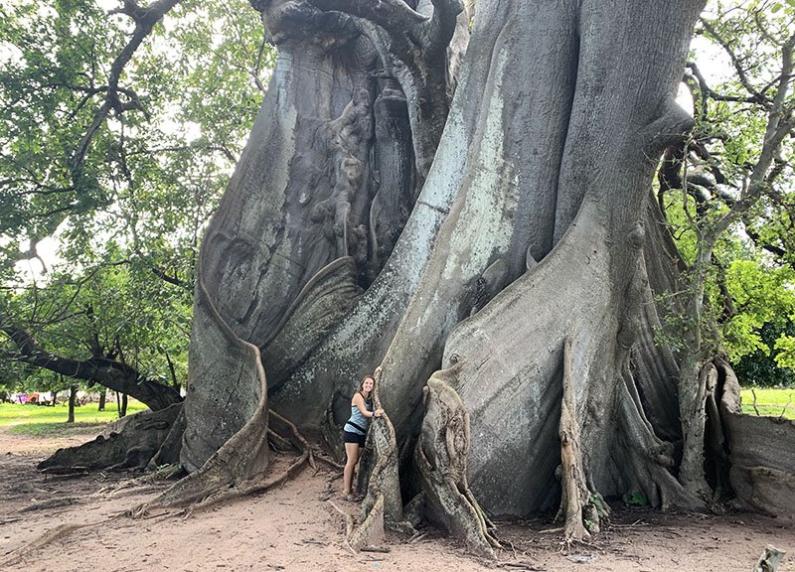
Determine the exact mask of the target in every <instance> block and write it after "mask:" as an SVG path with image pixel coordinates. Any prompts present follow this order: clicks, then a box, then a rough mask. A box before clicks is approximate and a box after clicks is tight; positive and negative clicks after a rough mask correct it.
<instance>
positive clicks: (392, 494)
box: [359, 369, 414, 533]
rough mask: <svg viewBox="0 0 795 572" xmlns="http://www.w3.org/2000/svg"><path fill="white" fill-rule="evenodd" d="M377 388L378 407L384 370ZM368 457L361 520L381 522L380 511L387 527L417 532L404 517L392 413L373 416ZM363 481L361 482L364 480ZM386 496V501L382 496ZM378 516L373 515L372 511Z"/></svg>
mask: <svg viewBox="0 0 795 572" xmlns="http://www.w3.org/2000/svg"><path fill="white" fill-rule="evenodd" d="M375 378H376V379H375V391H374V394H373V402H374V404H375V407H376V408H381V400H380V398H379V396H378V383H379V380H380V378H381V370H380V369H378V370H376V374H375ZM365 457H366V458H363V459H362V462H363V464H364V466H366V467H371V468H370V470H369V471H368V474H367V475H365V476H366V477H367V478H366V481H367V494H366V495H365V497H364V500H363V501H362V513H361V517H360V519H359V522H361V523H362V524H361V525H359V526H363V525H364V524H365V523H368V522H374V521H377V520H378V519H379V518H381V517H379V516H378V515H377V513H378V511H381V512H382V513H383V517H382V518H383V522H384V525H385V526H386V528H388V529H390V530H395V531H397V532H409V533H411V532H413V531H414V529H413V527H412V526H411V525H410V524H408V523H407V522H405V521H404V519H403V500H402V496H401V494H400V478H399V475H398V460H399V459H398V447H397V438H396V436H395V428H394V426H393V425H392V421H390V419H389V416H388V415H386V414H384V415H383V416H381V417H377V418H373V420H372V422H371V423H370V430H369V431H368V432H367V443H366V446H365ZM360 482H361V481H360ZM381 497H383V499H382V501H380V500H379V499H381ZM372 512H375V513H376V515H375V516H374V517H372V518H371V513H372Z"/></svg>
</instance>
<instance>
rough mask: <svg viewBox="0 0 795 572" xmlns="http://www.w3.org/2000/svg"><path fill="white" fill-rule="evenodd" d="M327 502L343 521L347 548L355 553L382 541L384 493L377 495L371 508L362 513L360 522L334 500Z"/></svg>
mask: <svg viewBox="0 0 795 572" xmlns="http://www.w3.org/2000/svg"><path fill="white" fill-rule="evenodd" d="M329 504H330V505H331V506H332V507H333V508H334V510H336V511H337V512H338V513H339V514H340V516H342V518H343V520H344V522H345V547H346V548H347V549H348V550H350V551H352V552H354V553H356V552H358V551H359V550H362V549H364V548H366V547H372V546H376V545H379V544H381V543H383V542H384V495H378V498H376V500H375V503H374V504H373V506H372V508H371V509H370V510H369V511H368V512H367V513H366V514H364V513H363V516H364V518H363V520H362V521H361V522H360V523H357V522H356V520H355V519H354V517H353V515H351V514H350V513H349V512H348V511H346V510H344V509H342V508H340V507H339V506H337V504H336V503H334V501H329Z"/></svg>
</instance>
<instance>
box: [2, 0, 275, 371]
mask: <svg viewBox="0 0 795 572" xmlns="http://www.w3.org/2000/svg"><path fill="white" fill-rule="evenodd" d="M107 9H108V4H107V2H101V1H98V0H96V1H95V0H48V1H47V2H38V1H34V0H11V1H10V2H6V3H4V4H3V5H2V6H0V22H2V24H0V103H2V105H0V212H2V213H3V216H2V218H1V219H0V321H2V319H3V317H5V319H6V321H13V323H14V324H16V325H20V326H22V327H24V328H25V329H26V330H28V331H29V332H31V333H32V334H34V335H35V337H36V339H37V341H38V343H39V344H40V345H41V346H43V347H44V348H45V349H47V351H50V352H51V353H55V354H59V355H64V356H68V357H73V358H75V359H85V358H87V357H90V356H91V355H92V354H93V353H94V352H95V350H96V349H97V348H98V347H99V348H101V349H102V351H103V352H104V353H107V352H114V356H115V357H114V359H119V360H121V359H123V360H124V361H125V362H126V363H128V364H129V365H132V366H134V367H137V368H141V371H142V373H144V374H146V375H147V376H149V377H155V378H161V379H163V380H164V381H166V378H168V377H170V375H171V374H170V368H169V366H168V363H167V360H166V355H168V357H169V358H170V359H171V360H172V362H173V365H174V367H175V369H176V374H177V377H178V379H179V380H180V381H184V379H185V376H186V362H187V344H188V332H189V327H190V326H189V321H190V309H191V305H192V293H193V281H194V276H195V263H196V258H197V253H198V243H199V237H200V234H201V232H202V229H203V228H204V226H205V225H206V223H207V221H208V220H209V217H210V215H211V214H212V212H213V211H214V209H215V208H216V206H217V204H218V201H219V199H220V196H221V194H222V192H223V189H224V188H225V187H226V184H227V182H228V179H229V176H230V174H231V171H232V168H233V166H234V164H235V163H236V160H237V157H238V156H239V155H240V153H241V152H242V148H243V143H244V140H245V137H246V136H247V134H248V133H249V131H250V128H251V125H252V122H253V120H254V117H255V115H256V113H257V110H258V108H259V105H260V102H261V99H262V97H263V92H264V87H263V85H264V84H265V83H266V81H267V77H268V75H269V73H270V69H271V68H272V66H273V64H274V61H275V51H274V50H273V49H272V48H271V47H270V46H269V45H267V44H266V43H265V42H264V30H263V28H262V24H261V22H260V21H259V18H258V14H257V13H256V12H255V11H254V10H253V9H251V7H250V6H249V4H248V2H246V1H245V0H232V1H226V0H209V1H201V2H200V1H198V0H186V1H184V2H181V3H180V4H178V5H177V6H176V7H175V8H174V9H172V11H171V12H169V13H168V14H166V16H165V17H164V19H163V20H162V22H160V23H159V24H158V25H156V26H155V28H154V30H153V31H152V33H151V34H150V35H149V36H148V37H147V38H145V39H144V41H143V42H142V44H141V45H140V46H139V47H138V49H137V50H136V51H135V53H134V54H133V56H132V58H131V60H130V61H129V62H128V63H127V64H126V65H125V66H124V69H123V71H122V73H121V75H120V78H119V88H120V90H119V91H120V94H119V99H120V100H121V102H122V103H124V104H127V105H126V107H125V108H124V109H123V110H122V111H119V110H115V111H111V113H110V114H109V115H108V116H107V118H104V119H101V120H100V121H99V122H98V126H97V129H96V132H95V133H94V134H93V137H91V138H90V144H89V145H88V150H87V153H86V155H85V160H84V161H83V162H82V163H81V164H80V165H76V162H75V158H76V157H78V156H79V152H78V151H79V149H80V145H81V144H82V143H83V142H84V140H86V137H87V134H90V133H91V129H90V127H91V125H92V122H94V121H95V118H96V117H97V112H98V110H100V109H101V107H102V105H103V104H104V102H105V97H106V94H107V85H108V77H109V73H110V70H111V67H112V64H113V62H114V60H115V59H116V58H117V57H118V55H119V54H120V53H121V51H122V49H123V48H124V46H125V45H126V44H127V42H128V41H129V37H130V32H131V31H132V21H131V19H130V18H129V17H127V16H126V15H123V14H109V13H108V12H107ZM31 247H37V252H34V251H33V249H32V248H31ZM29 250H30V252H27V251H29ZM26 252H27V254H26ZM37 253H38V254H41V255H42V258H44V262H46V264H47V267H46V268H44V269H42V265H41V264H40V263H39V261H37V260H35V259H34V258H32V256H33V255H35V254H37ZM26 259H30V262H19V261H20V260H26ZM2 350H5V351H4V352H3V353H0V384H6V385H9V384H13V383H17V385H19V384H20V383H21V384H22V385H24V384H26V383H28V382H35V383H37V384H46V383H48V380H52V379H53V378H52V374H48V373H37V374H34V373H32V371H31V370H30V369H29V368H24V367H23V366H20V365H19V364H18V363H15V362H13V360H9V359H3V356H4V355H5V356H6V358H8V357H9V355H10V354H11V353H13V350H14V346H13V344H11V343H10V341H9V340H7V339H3V338H2V334H0V351H2ZM19 379H23V381H21V382H20V381H15V380H19ZM4 380H5V381H4ZM25 380H27V381H25Z"/></svg>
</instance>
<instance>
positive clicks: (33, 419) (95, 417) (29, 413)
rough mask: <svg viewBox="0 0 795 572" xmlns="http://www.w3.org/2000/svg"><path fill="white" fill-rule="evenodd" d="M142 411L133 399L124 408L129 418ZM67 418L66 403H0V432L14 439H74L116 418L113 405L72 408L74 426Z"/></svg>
mask: <svg viewBox="0 0 795 572" xmlns="http://www.w3.org/2000/svg"><path fill="white" fill-rule="evenodd" d="M144 409H146V405H144V404H143V403H141V402H140V401H137V400H135V399H130V400H129V402H128V404H127V414H128V415H132V414H133V413H137V412H138V411H143V410H144ZM68 416H69V406H68V404H67V403H59V404H58V405H54V406H51V407H49V406H46V405H42V406H39V405H20V404H18V403H0V428H4V427H5V428H8V430H9V432H10V433H12V434H14V435H28V436H31V437H52V436H68V435H75V434H79V433H84V432H86V431H87V430H88V429H91V428H97V427H100V426H102V425H104V424H106V423H109V422H111V421H116V420H117V419H118V418H119V414H118V410H117V408H116V404H115V403H110V402H108V404H107V405H106V406H105V411H98V410H97V404H96V403H87V404H86V405H82V406H80V407H75V422H74V423H66V419H67V417H68Z"/></svg>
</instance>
